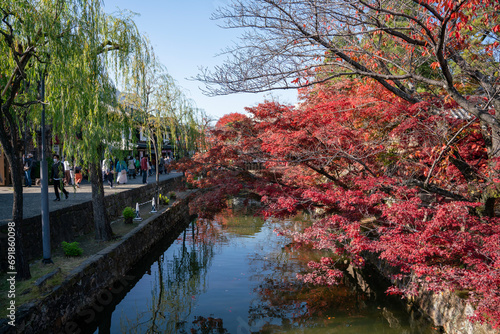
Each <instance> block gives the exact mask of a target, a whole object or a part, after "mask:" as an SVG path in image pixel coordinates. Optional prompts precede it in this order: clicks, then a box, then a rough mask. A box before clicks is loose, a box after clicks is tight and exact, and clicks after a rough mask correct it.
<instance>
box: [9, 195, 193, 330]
mask: <svg viewBox="0 0 500 334" xmlns="http://www.w3.org/2000/svg"><path fill="white" fill-rule="evenodd" d="M188 202H189V192H184V193H178V199H177V201H176V202H175V203H173V204H171V205H169V206H166V207H160V208H159V210H158V212H157V213H154V214H151V216H150V217H149V218H148V217H146V215H147V213H146V212H144V213H143V212H141V215H142V216H144V218H146V219H144V221H142V222H140V223H135V224H132V225H131V226H125V225H130V224H124V222H123V219H121V220H117V221H115V222H114V223H113V224H112V228H113V232H114V233H116V234H117V238H116V239H115V240H113V241H110V242H107V243H101V244H99V245H98V246H99V247H97V248H96V247H95V246H96V245H95V242H94V243H93V242H92V241H91V240H90V239H89V240H82V248H84V249H85V248H86V249H87V251H88V252H89V251H91V250H93V251H94V252H95V253H87V254H86V256H85V257H83V258H81V259H78V260H71V261H65V264H64V265H63V262H64V261H58V262H56V261H54V262H55V263H54V264H53V265H50V266H51V267H52V268H53V270H52V271H51V272H50V273H49V274H47V275H45V276H43V277H40V278H38V279H37V278H36V277H34V278H33V279H32V280H30V281H31V283H30V282H27V285H28V287H27V288H24V289H18V290H17V291H18V293H19V294H20V295H23V293H24V294H31V296H32V297H33V298H35V299H33V300H30V301H26V302H25V303H24V305H22V306H21V305H20V306H19V307H18V309H17V312H16V321H15V324H16V326H15V327H13V326H9V325H8V320H9V319H3V320H2V321H1V322H0V333H40V332H51V333H55V332H63V333H74V332H78V325H77V324H76V323H73V322H71V319H73V318H74V317H75V316H76V315H77V314H78V313H79V312H82V311H83V310H85V309H86V308H87V309H88V307H89V306H92V305H95V304H96V303H98V305H102V304H103V303H105V301H106V300H107V299H103V298H112V295H109V290H107V289H106V288H107V287H109V286H114V284H118V285H119V284H122V285H123V284H124V283H123V282H126V279H127V276H126V273H127V271H128V270H130V269H131V268H132V267H133V266H134V265H135V264H137V263H138V262H139V261H140V260H141V258H142V257H143V256H144V255H145V254H146V253H147V252H148V251H149V249H150V248H151V247H153V246H154V244H155V243H157V242H158V241H159V240H160V239H161V238H163V237H165V235H167V234H169V233H173V234H175V231H177V230H179V229H181V228H182V227H183V226H185V224H187V223H188V222H189V218H190V216H189V210H188V207H187V205H188ZM150 209H151V208H149V210H150ZM127 230H130V231H129V232H127ZM118 233H121V235H120V234H118ZM61 260H62V259H61ZM120 282H121V283H120ZM107 293H108V294H107Z"/></svg>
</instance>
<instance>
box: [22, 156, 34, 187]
mask: <svg viewBox="0 0 500 334" xmlns="http://www.w3.org/2000/svg"><path fill="white" fill-rule="evenodd" d="M23 159H24V183H25V187H31V169H32V167H33V154H31V153H28V156H27V157H26V158H24V156H23Z"/></svg>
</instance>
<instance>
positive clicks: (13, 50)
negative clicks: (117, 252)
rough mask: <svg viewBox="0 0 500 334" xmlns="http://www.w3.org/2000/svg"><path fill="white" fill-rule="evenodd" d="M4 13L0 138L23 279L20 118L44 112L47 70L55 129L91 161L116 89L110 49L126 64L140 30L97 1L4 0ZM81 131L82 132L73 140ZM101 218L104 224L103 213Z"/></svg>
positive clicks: (1, 7)
mask: <svg viewBox="0 0 500 334" xmlns="http://www.w3.org/2000/svg"><path fill="white" fill-rule="evenodd" d="M0 15H1V21H0V38H1V39H0V84H1V92H0V94H1V95H0V104H1V114H0V143H1V145H2V148H3V149H4V151H5V154H6V156H7V160H8V162H9V164H10V166H11V171H12V182H13V185H14V201H13V209H12V220H13V222H14V223H15V224H16V227H17V228H16V260H17V261H16V271H17V275H18V278H20V279H26V278H29V277H30V272H29V266H28V263H27V261H26V260H25V258H24V255H23V251H22V246H21V240H22V231H21V223H22V221H23V193H22V191H23V188H22V162H21V158H20V154H19V153H20V152H21V151H22V148H21V146H20V143H19V139H20V127H21V126H22V124H21V120H35V121H36V120H37V119H39V110H40V103H41V101H40V97H39V94H38V89H37V87H38V85H39V82H41V79H42V76H45V78H46V86H47V96H46V101H47V105H46V106H47V112H48V114H49V117H50V118H52V119H53V127H54V128H53V130H54V133H58V132H59V133H61V134H65V135H64V136H63V137H64V138H65V139H66V140H67V144H66V145H65V146H64V147H65V152H67V153H71V151H72V150H76V149H77V148H78V149H79V153H81V154H82V156H83V157H85V158H86V160H87V161H96V159H95V157H96V156H98V155H97V151H98V149H97V148H98V146H99V145H97V143H100V142H101V140H100V139H99V140H97V139H98V138H106V136H104V134H105V133H107V130H106V129H102V127H103V126H104V127H105V126H106V125H107V120H108V118H107V117H104V116H103V115H104V114H105V112H104V111H105V109H106V108H105V106H104V105H105V102H106V101H108V100H109V97H110V96H111V93H110V92H112V91H113V87H112V86H111V85H110V84H109V80H108V79H107V77H106V67H105V64H106V62H105V60H106V59H108V60H110V59H111V57H112V55H113V56H114V58H113V59H114V63H115V65H120V64H121V65H124V64H125V63H126V59H127V55H128V54H129V53H130V49H129V46H130V45H131V44H132V43H131V42H132V41H133V39H134V36H135V34H136V33H135V29H134V26H133V23H132V22H131V21H130V20H128V19H118V18H113V17H111V16H108V15H105V14H104V13H103V12H102V10H101V8H100V1H98V0H91V1H84V2H82V1H78V0H52V1H15V0H5V1H2V2H1V4H0ZM100 128H101V130H99V129H100ZM77 130H78V132H80V131H81V132H82V134H83V136H84V138H83V139H82V140H81V141H80V144H79V146H76V144H75V146H72V145H70V143H71V144H74V143H73V142H72V140H73V139H74V137H73V135H75V136H76V132H77ZM99 131H101V133H99ZM103 136H104V137H103ZM70 147H71V148H72V149H70ZM101 194H102V195H103V193H102V186H101ZM101 206H102V205H101ZM94 207H96V206H94ZM96 222H97V223H98V224H97V225H99V226H100V225H101V224H102V223H103V221H100V220H99V217H96ZM106 237H107V236H103V238H106Z"/></svg>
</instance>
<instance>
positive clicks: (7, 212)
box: [0, 172, 182, 222]
mask: <svg viewBox="0 0 500 334" xmlns="http://www.w3.org/2000/svg"><path fill="white" fill-rule="evenodd" d="M180 175H182V173H176V172H172V173H170V174H160V181H163V180H167V179H170V178H173V177H176V176H180ZM155 181H156V177H155V175H153V176H149V177H148V182H149V183H153V182H155ZM142 186H143V184H142V177H141V176H138V177H136V178H135V179H134V178H132V179H129V180H128V182H127V183H126V184H118V185H116V184H113V188H110V187H109V186H108V185H107V182H105V183H104V195H105V196H107V195H110V194H115V193H119V192H122V191H127V190H130V189H134V188H137V187H142ZM65 189H66V190H68V192H69V197H68V199H65V198H64V194H61V193H60V196H61V201H59V202H54V199H55V197H56V196H55V194H54V186H52V185H49V211H55V210H59V209H61V208H65V207H68V206H72V205H75V204H80V203H84V202H88V201H90V200H92V189H91V186H90V183H88V182H87V181H86V180H83V182H82V184H80V188H76V187H73V186H68V187H65ZM13 192H14V190H13V188H12V187H1V186H0V222H4V221H8V220H10V219H12V203H13ZM23 196H24V201H23V202H24V218H29V217H34V216H37V215H40V213H41V206H42V204H41V195H40V186H32V187H24V188H23Z"/></svg>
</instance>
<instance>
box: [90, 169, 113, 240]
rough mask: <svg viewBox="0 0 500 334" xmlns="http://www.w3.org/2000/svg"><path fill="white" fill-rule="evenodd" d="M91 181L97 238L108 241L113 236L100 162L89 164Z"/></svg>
mask: <svg viewBox="0 0 500 334" xmlns="http://www.w3.org/2000/svg"><path fill="white" fill-rule="evenodd" d="M89 174H90V183H91V185H92V211H93V213H94V225H95V238H96V240H103V241H108V240H111V238H112V236H113V231H112V230H111V225H110V223H109V219H108V215H107V214H106V206H105V205H104V186H103V180H102V172H101V168H100V165H99V163H95V162H93V163H90V164H89Z"/></svg>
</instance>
